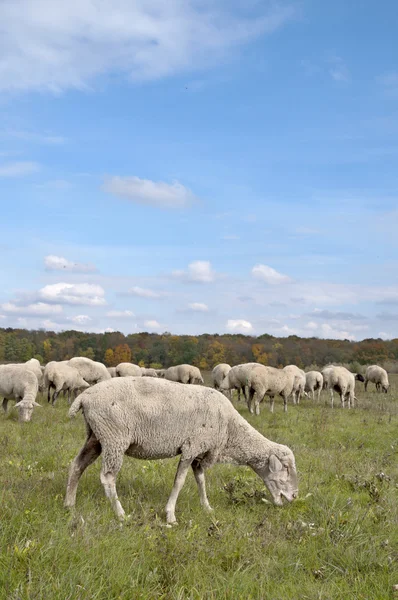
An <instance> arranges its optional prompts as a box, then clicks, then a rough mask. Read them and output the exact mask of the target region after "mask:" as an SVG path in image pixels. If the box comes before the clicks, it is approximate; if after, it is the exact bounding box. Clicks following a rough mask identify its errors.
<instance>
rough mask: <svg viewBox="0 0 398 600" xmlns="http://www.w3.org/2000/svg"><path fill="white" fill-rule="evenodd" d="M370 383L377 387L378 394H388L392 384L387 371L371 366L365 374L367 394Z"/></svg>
mask: <svg viewBox="0 0 398 600" xmlns="http://www.w3.org/2000/svg"><path fill="white" fill-rule="evenodd" d="M369 381H370V382H372V383H374V384H375V385H376V390H377V391H378V392H381V391H383V392H384V393H385V394H387V392H388V388H389V387H390V384H389V381H388V375H387V371H386V370H385V369H383V368H382V367H379V366H378V365H370V366H369V367H368V368H367V369H366V373H365V392H366V391H367V388H368V383H369Z"/></svg>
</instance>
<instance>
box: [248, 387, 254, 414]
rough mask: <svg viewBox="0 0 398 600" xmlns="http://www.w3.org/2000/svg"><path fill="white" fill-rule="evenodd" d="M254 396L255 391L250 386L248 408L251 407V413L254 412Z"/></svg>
mask: <svg viewBox="0 0 398 600" xmlns="http://www.w3.org/2000/svg"><path fill="white" fill-rule="evenodd" d="M254 396H255V391H254V390H253V389H252V388H250V389H249V398H248V401H247V408H248V409H249V412H250V413H251V414H253V413H254V410H253V398H254Z"/></svg>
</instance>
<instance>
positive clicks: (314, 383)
mask: <svg viewBox="0 0 398 600" xmlns="http://www.w3.org/2000/svg"><path fill="white" fill-rule="evenodd" d="M322 388H323V376H322V373H320V372H319V371H308V373H306V374H305V391H306V392H310V393H311V394H312V399H313V400H315V392H316V391H318V396H317V400H318V402H319V399H320V397H321V391H322Z"/></svg>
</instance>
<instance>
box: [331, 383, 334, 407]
mask: <svg viewBox="0 0 398 600" xmlns="http://www.w3.org/2000/svg"><path fill="white" fill-rule="evenodd" d="M330 402H331V404H332V408H333V403H334V394H333V388H330Z"/></svg>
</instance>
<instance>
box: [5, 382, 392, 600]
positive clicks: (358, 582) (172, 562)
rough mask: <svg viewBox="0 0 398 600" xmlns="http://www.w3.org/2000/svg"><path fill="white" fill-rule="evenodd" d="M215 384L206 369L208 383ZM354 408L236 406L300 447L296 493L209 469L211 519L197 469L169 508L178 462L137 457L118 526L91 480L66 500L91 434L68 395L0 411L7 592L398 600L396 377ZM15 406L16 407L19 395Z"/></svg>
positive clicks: (124, 474) (14, 595) (179, 599)
mask: <svg viewBox="0 0 398 600" xmlns="http://www.w3.org/2000/svg"><path fill="white" fill-rule="evenodd" d="M207 381H208V378H207ZM356 395H357V397H358V399H359V402H358V404H357V407H355V408H354V409H352V410H348V409H344V410H342V409H341V408H340V406H339V404H340V403H339V401H338V402H337V403H336V401H335V408H334V409H333V410H332V409H331V408H330V406H328V405H326V404H325V402H326V401H327V400H328V396H327V394H326V393H325V392H323V394H322V397H321V402H320V403H319V404H316V403H313V402H312V400H309V399H304V400H303V401H302V402H301V404H300V405H299V406H293V405H291V404H290V405H289V411H288V413H287V414H285V413H283V410H282V400H281V399H277V400H276V402H275V413H274V414H271V413H270V412H269V410H268V406H267V404H262V412H261V415H260V416H259V417H254V416H251V415H250V414H249V413H248V410H247V408H246V406H245V405H244V403H243V402H241V403H237V402H236V400H235V401H234V403H235V406H236V408H237V409H238V410H239V412H240V413H241V414H242V415H243V416H244V417H245V418H247V419H248V421H250V423H251V424H253V425H254V426H255V427H256V428H257V429H258V430H259V431H261V432H262V433H263V434H264V435H265V436H266V437H269V438H270V439H272V440H274V441H277V442H280V443H284V444H287V445H288V446H290V447H291V448H292V450H293V451H294V453H295V456H296V461H297V468H298V473H299V478H300V483H299V498H298V500H296V501H295V502H294V503H292V504H289V505H285V506H284V507H283V508H276V507H274V506H273V505H272V504H271V503H270V497H269V495H268V493H267V491H266V489H265V488H264V486H263V484H262V482H261V480H260V479H259V478H258V477H257V476H256V475H255V473H254V472H252V471H251V470H250V469H248V468H243V467H235V466H230V465H218V466H215V467H213V468H212V469H210V470H209V471H208V472H207V488H208V495H209V500H210V503H211V504H212V506H213V508H214V512H213V513H211V514H207V513H204V512H203V511H202V509H201V508H200V506H199V499H198V494H197V490H196V484H195V482H194V478H193V475H192V474H189V475H188V477H187V481H186V484H185V486H184V488H183V490H182V492H181V494H180V497H179V501H178V503H177V510H176V515H177V519H178V522H179V524H178V526H176V527H173V528H167V527H165V526H164V523H165V520H164V506H165V504H166V501H167V498H168V495H169V493H170V490H171V486H172V482H173V478H174V474H175V468H176V464H177V461H178V459H173V460H167V461H166V460H165V461H153V462H150V461H148V462H147V461H138V460H134V459H131V458H128V457H126V458H125V460H124V464H123V467H122V470H121V472H120V474H119V476H118V482H117V486H118V494H119V498H120V500H121V502H122V505H123V506H124V508H125V510H126V512H127V513H129V514H130V515H131V519H130V520H129V521H128V522H126V523H124V524H119V523H118V522H117V520H116V519H115V517H114V514H113V512H112V509H111V507H110V505H109V502H108V501H107V500H106V498H105V496H104V492H103V488H102V485H101V484H100V481H99V470H100V460H98V461H97V462H96V463H94V465H92V466H91V467H90V468H89V469H88V470H87V471H86V472H85V473H84V475H83V477H82V479H81V482H80V485H79V489H78V493H77V503H76V508H75V510H74V511H73V512H68V511H67V510H66V509H64V507H63V498H64V493H65V487H66V479H67V472H68V467H69V464H70V462H71V460H72V459H73V458H74V457H75V455H76V454H77V452H78V451H79V449H80V448H81V446H82V444H83V441H84V439H85V430H84V425H83V418H82V417H81V415H79V417H78V418H76V419H75V420H72V421H70V420H69V419H68V416H67V410H68V405H67V402H66V400H63V399H62V398H60V399H59V400H58V403H57V405H56V406H55V407H54V408H53V407H51V406H49V405H48V404H47V401H46V399H45V398H43V397H42V398H39V401H40V402H41V403H42V404H43V408H42V409H39V408H38V409H35V412H34V415H33V419H32V422H31V423H28V424H25V425H21V424H19V423H18V421H17V412H16V411H15V410H12V411H11V412H10V413H9V415H8V416H4V415H3V414H1V415H0V598H1V599H6V600H25V599H38V600H39V599H40V600H42V599H49V600H50V599H51V600H53V599H54V600H56V599H62V600H66V599H67V600H89V599H90V600H110V599H116V598H118V599H123V600H132V599H139V598H143V599H152V598H153V599H155V598H159V599H167V600H183V599H195V600H199V599H200V600H202V599H206V600H211V599H225V600H227V599H228V600H229V599H246V600H249V599H253V600H254V599H262V600H265V599H266V600H298V599H301V600H304V599H309V600H316V599H319V600H321V599H322V600H335V599H336V600H337V599H341V600H343V599H344V600H347V599H355V600H356V599H358V600H359V599H362V600H373V599H375V600H376V599H377V600H386V599H388V598H393V597H394V594H395V597H396V598H398V592H396V593H394V592H393V586H394V585H396V584H398V502H397V500H398V376H393V377H392V389H391V391H390V393H389V394H388V395H385V394H377V393H376V392H375V391H374V386H372V385H370V386H369V390H368V393H366V394H365V392H364V388H363V384H361V383H357V392H356ZM11 404H13V403H11Z"/></svg>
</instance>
